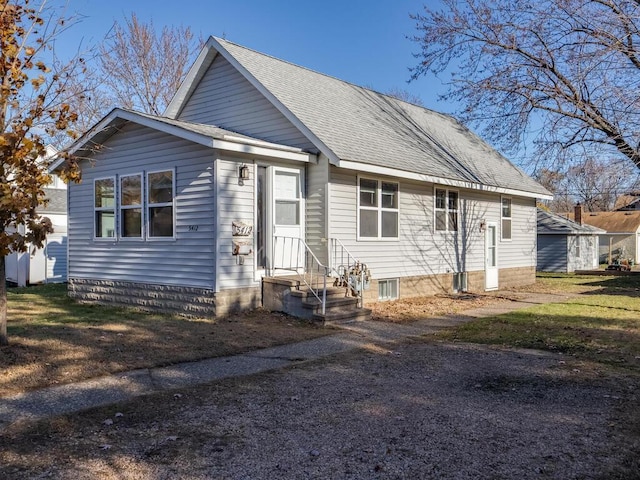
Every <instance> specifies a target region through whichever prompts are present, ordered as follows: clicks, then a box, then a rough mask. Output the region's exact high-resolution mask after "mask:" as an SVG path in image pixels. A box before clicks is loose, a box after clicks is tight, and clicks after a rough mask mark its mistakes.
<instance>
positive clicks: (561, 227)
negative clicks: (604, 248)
mask: <svg viewBox="0 0 640 480" xmlns="http://www.w3.org/2000/svg"><path fill="white" fill-rule="evenodd" d="M602 233H604V230H601V229H599V228H596V227H592V226H591V225H581V224H580V223H577V222H574V221H572V220H569V219H567V218H565V217H563V216H560V215H558V214H555V213H551V212H547V211H546V210H542V209H538V265H537V269H538V271H541V272H564V273H571V272H574V271H576V270H592V269H596V268H598V267H599V262H598V249H599V245H600V244H599V238H598V235H599V234H602Z"/></svg>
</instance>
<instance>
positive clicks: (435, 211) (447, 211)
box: [433, 186, 460, 233]
mask: <svg viewBox="0 0 640 480" xmlns="http://www.w3.org/2000/svg"><path fill="white" fill-rule="evenodd" d="M438 190H442V191H444V192H445V194H444V208H437V192H438ZM451 193H455V194H456V208H455V210H453V209H450V208H449V195H450V194H451ZM454 211H455V212H456V218H457V221H456V229H455V230H452V229H451V228H450V225H449V219H450V214H451V213H452V212H454ZM438 212H444V218H445V228H444V230H441V229H438ZM459 229H460V192H459V191H458V190H455V189H450V188H445V187H438V186H434V187H433V231H434V232H439V233H456V232H458V231H459Z"/></svg>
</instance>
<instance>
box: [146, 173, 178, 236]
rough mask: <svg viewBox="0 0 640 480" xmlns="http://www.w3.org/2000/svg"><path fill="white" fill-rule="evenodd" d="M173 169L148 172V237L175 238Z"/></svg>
mask: <svg viewBox="0 0 640 480" xmlns="http://www.w3.org/2000/svg"><path fill="white" fill-rule="evenodd" d="M174 192H175V185H174V178H173V170H165V171H162V172H149V173H148V174H147V222H148V232H147V235H148V238H168V237H171V238H173V236H174V221H173V211H174V206H173V198H174Z"/></svg>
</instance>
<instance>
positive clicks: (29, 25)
mask: <svg viewBox="0 0 640 480" xmlns="http://www.w3.org/2000/svg"><path fill="white" fill-rule="evenodd" d="M65 25H67V19H64V18H61V17H59V16H58V15H57V14H56V12H55V10H51V9H50V7H49V6H48V5H47V0H35V1H31V0H17V1H13V2H11V3H10V4H9V3H8V2H6V1H5V2H2V3H1V4H0V46H1V47H2V48H1V52H2V53H1V56H0V85H1V88H0V345H5V344H7V342H8V338H7V292H6V272H5V256H6V255H7V254H9V253H10V252H12V251H13V252H15V251H25V249H26V248H27V245H28V244H29V243H31V244H33V245H36V246H41V245H42V242H43V241H44V239H45V236H46V234H47V233H49V232H50V231H51V222H50V221H49V220H48V219H46V218H42V217H40V215H38V212H37V208H38V206H39V205H42V204H44V203H45V202H46V199H45V195H44V190H43V188H44V187H45V186H46V185H47V184H48V183H49V182H50V177H49V175H48V171H47V167H48V165H47V164H46V162H44V161H42V159H43V157H44V153H45V141H46V139H47V138H50V137H52V136H54V135H56V134H57V133H59V132H63V133H64V134H65V135H67V136H68V137H71V138H74V137H75V132H74V130H73V124H74V122H75V120H76V119H77V114H76V113H75V112H74V110H73V109H72V108H71V107H70V105H69V103H68V100H69V98H68V92H67V90H66V86H67V84H68V81H69V79H70V78H73V77H74V76H75V75H77V74H81V73H82V71H83V69H84V62H83V61H82V59H80V58H74V59H73V60H72V61H71V62H69V63H64V64H63V63H61V62H59V61H58V60H57V59H56V57H55V52H53V51H52V49H51V46H52V44H53V40H54V38H55V37H56V36H57V35H58V34H59V33H60V32H61V31H62V30H64V29H65V28H66V26H65ZM70 160H71V161H70V162H69V170H68V171H67V174H66V177H67V178H69V179H73V180H77V179H78V170H77V168H75V167H76V165H75V163H74V162H73V160H72V159H70Z"/></svg>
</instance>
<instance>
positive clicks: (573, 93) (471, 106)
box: [412, 0, 640, 167]
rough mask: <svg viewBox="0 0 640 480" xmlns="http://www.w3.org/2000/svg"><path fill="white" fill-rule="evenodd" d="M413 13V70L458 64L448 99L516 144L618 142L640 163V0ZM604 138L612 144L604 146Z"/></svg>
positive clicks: (594, 151)
mask: <svg viewBox="0 0 640 480" xmlns="http://www.w3.org/2000/svg"><path fill="white" fill-rule="evenodd" d="M442 3H443V5H444V9H443V10H441V11H436V10H433V9H429V8H425V10H424V12H423V13H418V14H415V15H412V18H413V19H414V20H415V21H416V25H417V29H418V33H417V34H416V35H415V36H414V37H413V39H414V40H415V41H416V42H417V43H418V44H419V46H420V51H419V53H417V54H416V58H417V59H418V61H419V63H418V64H417V66H415V67H414V68H413V70H412V78H414V79H415V78H418V77H420V76H423V75H426V74H428V73H434V74H441V73H443V72H445V71H447V70H450V71H452V72H453V73H452V74H451V79H450V84H449V85H450V89H449V91H448V93H447V94H446V95H444V98H445V99H448V100H453V101H456V102H460V105H461V109H460V111H459V112H458V113H459V115H460V116H461V117H462V119H463V120H464V121H468V122H471V123H473V124H475V125H477V126H478V127H480V128H481V129H482V130H483V133H484V134H485V135H486V137H487V138H488V139H489V140H491V141H493V142H494V143H496V144H497V145H500V146H501V147H502V148H504V149H505V150H507V151H516V150H517V148H518V147H519V146H521V145H522V142H523V140H524V139H525V138H526V137H527V135H530V134H531V133H532V132H533V131H534V130H537V129H538V128H539V125H540V122H541V123H542V129H540V130H539V131H538V132H537V133H535V134H534V136H535V141H536V144H537V146H538V147H539V149H540V150H539V151H538V152H537V153H538V156H537V159H538V160H539V159H540V158H545V157H541V156H540V155H539V154H540V152H542V151H544V152H546V154H547V155H548V156H547V157H546V158H555V159H558V160H562V159H563V156H565V157H566V156H568V155H571V156H573V158H575V157H576V156H578V157H579V158H586V157H588V156H597V155H600V154H602V152H607V151H608V152H609V154H611V153H612V152H613V151H615V152H616V154H618V155H621V156H625V157H627V158H628V159H630V160H631V161H632V162H633V163H634V164H635V165H636V166H638V167H640V94H639V93H638V92H640V50H639V49H638V45H639V42H640V28H639V25H640V24H639V22H640V2H639V1H638V0H539V1H535V2H532V1H530V0H442ZM599 147H605V148H604V149H602V148H599Z"/></svg>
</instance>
